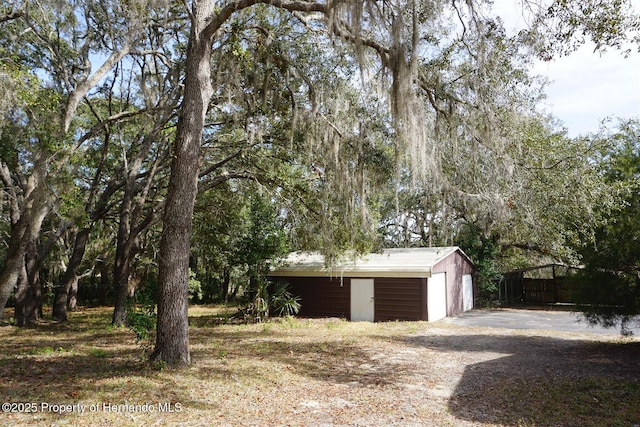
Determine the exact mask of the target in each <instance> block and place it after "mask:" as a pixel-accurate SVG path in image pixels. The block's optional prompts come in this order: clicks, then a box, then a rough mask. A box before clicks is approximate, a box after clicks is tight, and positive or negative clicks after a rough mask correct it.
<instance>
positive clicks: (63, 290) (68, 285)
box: [52, 228, 91, 322]
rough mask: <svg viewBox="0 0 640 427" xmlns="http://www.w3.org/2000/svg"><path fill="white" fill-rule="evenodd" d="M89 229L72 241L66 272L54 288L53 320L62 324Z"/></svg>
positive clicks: (80, 232) (76, 277) (75, 282)
mask: <svg viewBox="0 0 640 427" xmlns="http://www.w3.org/2000/svg"><path fill="white" fill-rule="evenodd" d="M90 232H91V230H90V229H89V228H84V229H82V230H80V231H79V232H78V233H77V234H76V237H75V239H74V241H73V251H72V252H71V258H70V259H69V265H67V270H66V271H65V272H64V274H63V275H62V279H61V280H60V285H59V286H58V287H56V291H55V297H54V302H53V314H52V316H53V319H54V320H58V321H61V322H64V321H66V320H67V309H68V308H69V293H70V292H71V289H72V288H73V286H74V285H75V286H76V289H77V285H78V268H80V264H81V263H82V259H83V258H84V252H85V248H86V247H87V242H88V240H89V233H90Z"/></svg>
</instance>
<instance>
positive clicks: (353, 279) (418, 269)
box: [269, 246, 474, 322]
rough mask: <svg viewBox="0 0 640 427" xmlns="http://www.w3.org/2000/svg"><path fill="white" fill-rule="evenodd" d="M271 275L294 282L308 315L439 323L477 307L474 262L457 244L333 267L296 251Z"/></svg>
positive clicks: (386, 252)
mask: <svg viewBox="0 0 640 427" xmlns="http://www.w3.org/2000/svg"><path fill="white" fill-rule="evenodd" d="M269 276H270V279H271V281H273V282H278V281H282V282H287V283H288V284H289V285H290V291H291V293H292V294H293V295H296V296H299V297H300V303H301V305H302V307H301V309H300V313H299V314H300V315H301V316H305V317H343V318H347V319H350V320H354V321H370V322H372V321H376V322H377V321H387V320H428V321H434V320H439V319H442V318H443V317H446V316H455V315H457V314H460V313H462V312H464V311H467V310H470V309H471V308H473V296H474V293H473V263H472V262H471V260H470V259H469V257H467V255H466V254H465V253H464V252H463V251H462V250H461V249H460V248H458V247H457V246H451V247H434V248H398V249H384V250H383V251H382V253H372V254H369V255H366V256H364V257H360V258H356V259H354V260H349V261H344V262H341V263H337V264H336V265H333V266H332V268H331V269H328V268H327V267H326V263H325V261H324V258H323V257H322V255H320V254H318V253H305V252H295V253H292V254H290V255H289V256H288V257H287V259H286V260H285V262H284V264H283V266H281V267H279V268H277V269H274V270H272V271H271V273H270V274H269Z"/></svg>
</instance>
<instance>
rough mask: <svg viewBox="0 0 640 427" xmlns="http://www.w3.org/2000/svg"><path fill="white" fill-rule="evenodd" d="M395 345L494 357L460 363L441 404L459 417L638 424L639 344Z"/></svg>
mask: <svg viewBox="0 0 640 427" xmlns="http://www.w3.org/2000/svg"><path fill="white" fill-rule="evenodd" d="M401 341H402V342H403V343H405V344H409V345H412V346H416V347H420V348H427V349H430V350H434V351H442V352H447V353H450V352H462V353H466V352H486V353H493V357H491V358H490V360H487V361H484V362H480V363H475V364H470V365H468V366H466V368H465V370H464V373H463V375H462V377H461V379H460V381H459V382H458V384H457V386H456V387H455V391H454V392H453V394H452V395H451V397H450V399H449V403H448V407H449V410H450V411H451V413H452V414H454V415H455V416H456V417H458V418H460V419H463V420H467V421H471V422H474V423H497V424H502V425H504V424H506V425H532V426H548V425H558V426H609V425H610V426H630V427H631V426H638V425H640V342H637V341H630V342H626V343H625V342H618V343H615V342H601V341H583V340H567V339H559V338H551V337H541V336H533V337H525V336H496V335H468V336H459V335H458V336H441V335H429V336H413V337H407V338H403V339H401ZM496 354H504V356H502V357H500V356H497V357H496Z"/></svg>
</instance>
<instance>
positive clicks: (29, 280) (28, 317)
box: [15, 241, 42, 326]
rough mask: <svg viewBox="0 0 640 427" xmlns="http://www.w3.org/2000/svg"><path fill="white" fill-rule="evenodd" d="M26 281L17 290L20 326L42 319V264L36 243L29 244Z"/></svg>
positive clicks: (25, 260) (16, 314) (17, 320)
mask: <svg viewBox="0 0 640 427" xmlns="http://www.w3.org/2000/svg"><path fill="white" fill-rule="evenodd" d="M24 264H25V265H24V269H23V271H22V273H21V275H22V276H24V280H20V281H19V286H18V289H17V290H16V310H15V319H16V324H17V325H18V326H25V325H30V324H33V323H35V322H36V321H38V320H39V319H40V314H41V304H42V291H41V287H40V262H39V259H38V247H37V245H36V242H35V241H30V242H28V243H27V248H26V251H25V255H24Z"/></svg>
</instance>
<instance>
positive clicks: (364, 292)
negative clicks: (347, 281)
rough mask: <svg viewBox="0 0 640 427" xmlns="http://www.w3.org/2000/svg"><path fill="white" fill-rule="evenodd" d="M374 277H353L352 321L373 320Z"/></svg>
mask: <svg viewBox="0 0 640 427" xmlns="http://www.w3.org/2000/svg"><path fill="white" fill-rule="evenodd" d="M373 298H374V295H373V279H351V321H354V322H373V318H374V299H373Z"/></svg>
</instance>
